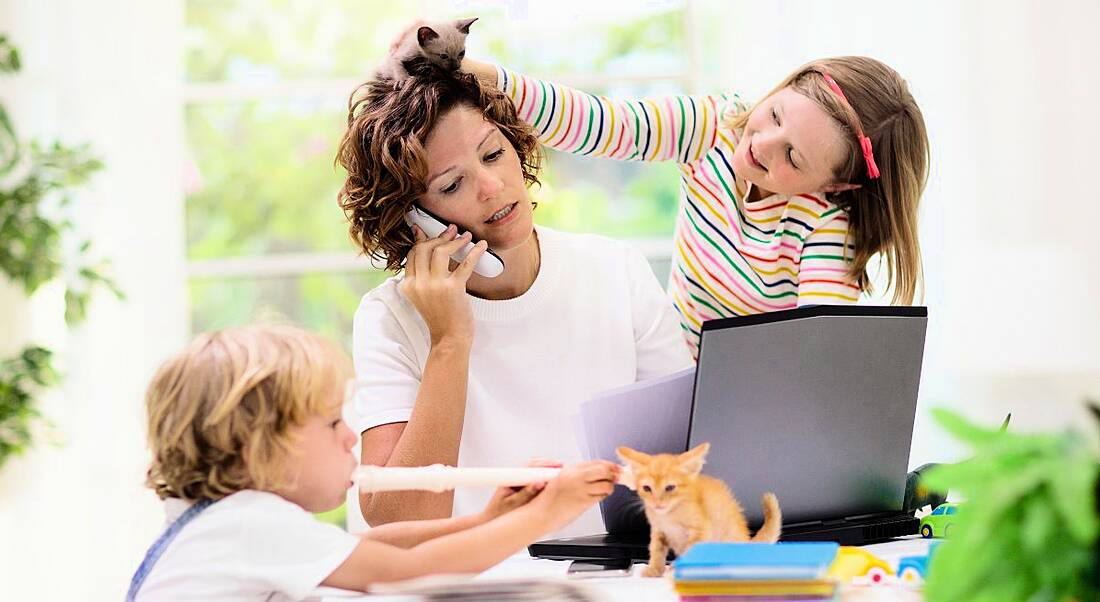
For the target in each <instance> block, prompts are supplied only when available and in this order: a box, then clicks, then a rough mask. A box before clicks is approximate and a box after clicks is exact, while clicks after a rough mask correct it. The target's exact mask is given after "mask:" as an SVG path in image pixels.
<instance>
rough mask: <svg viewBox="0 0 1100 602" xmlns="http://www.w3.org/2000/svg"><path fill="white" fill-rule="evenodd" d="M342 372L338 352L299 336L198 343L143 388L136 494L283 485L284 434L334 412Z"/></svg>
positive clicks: (287, 444) (345, 367)
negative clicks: (144, 436) (146, 460)
mask: <svg viewBox="0 0 1100 602" xmlns="http://www.w3.org/2000/svg"><path fill="white" fill-rule="evenodd" d="M350 373H351V370H350V360H349V359H348V357H347V354H346V353H344V352H343V351H342V350H341V349H339V348H338V347H337V346H336V345H335V344H333V343H332V342H330V341H328V340H327V339H324V338H322V337H320V336H318V335H315V334H312V333H309V332H306V331H304V330H302V329H299V328H294V327H291V326H273V325H272V326H245V327H240V328H229V329H226V330H220V331H217V332H211V333H206V334H201V335H199V336H198V337H196V338H195V339H194V340H193V341H192V342H191V343H190V344H189V345H188V346H187V347H186V348H184V350H183V351H181V352H180V353H179V354H178V355H176V356H175V357H173V358H171V359H169V360H168V361H167V362H165V363H164V365H163V366H161V368H160V370H158V371H157V374H156V376H154V377H153V381H152V382H151V383H150V384H149V390H148V392H147V393H146V396H145V405H146V411H147V415H148V439H149V447H150V450H151V451H152V456H153V459H152V463H151V465H150V467H149V471H148V474H147V477H146V481H145V483H146V485H147V486H148V487H150V488H152V489H153V490H154V491H156V493H157V495H158V496H160V497H161V499H164V498H169V497H175V498H182V499H185V500H197V499H201V498H209V499H214V500H217V499H220V498H223V497H225V496H227V495H230V494H232V493H236V492H237V491H241V490H243V489H260V490H266V491H272V490H275V489H277V488H280V487H284V486H288V485H289V483H286V482H285V481H284V479H285V478H286V475H285V474H284V473H283V470H282V466H283V460H284V459H285V458H286V457H287V455H288V454H290V453H292V450H293V447H294V441H293V439H292V437H291V434H290V433H289V430H290V428H291V427H293V426H296V425H300V424H302V423H303V422H304V421H305V420H306V419H307V418H309V417H310V416H314V415H317V414H321V413H325V412H329V411H331V410H332V409H333V407H334V406H339V405H340V403H341V402H342V401H343V399H342V395H343V388H342V385H343V383H344V382H345V381H346V378H347V377H348V376H349V375H350Z"/></svg>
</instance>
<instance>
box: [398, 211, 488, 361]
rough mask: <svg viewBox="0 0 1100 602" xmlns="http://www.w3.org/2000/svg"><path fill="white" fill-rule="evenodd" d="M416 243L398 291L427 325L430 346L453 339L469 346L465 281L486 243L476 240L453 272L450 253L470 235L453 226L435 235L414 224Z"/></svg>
mask: <svg viewBox="0 0 1100 602" xmlns="http://www.w3.org/2000/svg"><path fill="white" fill-rule="evenodd" d="M413 234H414V236H415V237H416V244H415V245H414V246H413V248H412V251H410V252H409V256H408V258H407V259H406V261H405V278H404V279H403V280H402V281H401V284H400V286H401V292H402V293H403V294H404V295H405V297H406V298H408V299H409V301H411V302H412V304H413V305H414V306H415V307H416V310H417V311H418V312H420V316H421V317H423V318H424V321H425V322H426V323H427V324H428V331H429V333H430V334H431V338H432V345H433V346H435V345H438V344H440V343H443V342H454V343H460V344H465V345H469V344H470V343H471V342H472V341H473V337H474V318H473V312H472V311H471V309H470V299H469V297H468V296H467V294H466V281H467V280H469V279H470V274H473V272H474V266H475V265H476V264H477V261H478V259H479V258H480V257H481V256H482V255H483V254H484V253H485V249H486V246H487V245H486V243H485V242H484V241H480V242H478V243H477V244H476V245H474V247H473V249H472V250H471V251H470V253H469V254H468V255H467V256H466V258H465V259H463V260H462V262H461V263H459V264H458V267H457V268H455V270H454V271H453V272H452V271H451V269H450V265H451V255H452V254H453V253H454V252H455V251H457V250H459V249H461V248H462V247H463V246H464V245H466V244H467V243H468V242H470V234H469V233H465V234H462V235H458V230H457V228H455V227H454V226H453V225H452V226H449V227H448V228H447V229H446V230H444V231H443V233H442V234H440V235H439V236H438V237H436V238H428V237H427V235H425V234H424V231H423V230H421V229H420V228H419V227H417V226H413Z"/></svg>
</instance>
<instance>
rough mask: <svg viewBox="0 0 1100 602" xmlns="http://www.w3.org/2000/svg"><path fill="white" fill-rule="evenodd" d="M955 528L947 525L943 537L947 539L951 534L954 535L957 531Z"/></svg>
mask: <svg viewBox="0 0 1100 602" xmlns="http://www.w3.org/2000/svg"><path fill="white" fill-rule="evenodd" d="M954 526H955V525H947V526H946V527H944V528H943V536H944V537H947V536H948V535H949V534H950V533H952V532H953V531H954V530H955V529H953V528H952V527H954Z"/></svg>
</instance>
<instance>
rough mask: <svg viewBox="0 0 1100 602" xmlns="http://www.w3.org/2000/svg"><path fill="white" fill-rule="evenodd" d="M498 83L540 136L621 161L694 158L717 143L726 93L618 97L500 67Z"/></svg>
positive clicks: (570, 149)
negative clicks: (575, 87)
mask: <svg viewBox="0 0 1100 602" xmlns="http://www.w3.org/2000/svg"><path fill="white" fill-rule="evenodd" d="M497 85H498V86H499V87H500V89H501V91H503V92H504V93H505V94H507V95H508V96H509V97H510V98H511V99H512V102H513V103H514V104H515V107H516V112H517V113H518V114H519V117H520V118H521V119H523V120H524V121H526V122H527V123H529V124H530V125H531V126H532V127H534V128H535V131H536V133H537V134H538V137H539V141H540V142H542V144H544V145H546V146H549V147H550V148H553V149H555V150H560V151H565V152H569V153H573V154H577V155H587V156H592V157H606V158H609V159H618V160H621V161H677V162H680V163H691V162H693V161H696V160H698V159H699V158H701V157H702V156H703V155H705V154H706V152H707V151H709V150H710V149H711V148H713V147H714V145H715V143H716V141H717V138H718V124H719V121H720V118H721V112H722V110H723V109H724V107H725V106H726V104H727V98H726V97H724V96H666V97H661V98H643V99H638V100H616V99H609V98H606V97H603V96H595V95H593V94H589V93H587V92H582V91H580V90H574V89H572V88H568V87H565V86H561V85H558V84H554V83H551V82H547V81H543V80H539V79H535V78H532V77H528V76H525V75H521V74H518V73H515V72H514V71H509V70H507V69H504V68H503V67H499V66H498V67H497Z"/></svg>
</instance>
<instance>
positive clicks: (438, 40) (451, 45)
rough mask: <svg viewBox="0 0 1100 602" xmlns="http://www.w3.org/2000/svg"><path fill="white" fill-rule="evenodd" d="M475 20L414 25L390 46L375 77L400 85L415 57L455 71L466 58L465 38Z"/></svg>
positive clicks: (422, 22)
mask: <svg viewBox="0 0 1100 602" xmlns="http://www.w3.org/2000/svg"><path fill="white" fill-rule="evenodd" d="M474 21H477V17H474V18H472V19H460V20H458V21H443V22H431V23H429V22H426V21H420V22H418V23H415V24H413V26H412V27H410V28H409V29H407V30H406V31H405V32H404V33H402V34H401V35H400V36H399V37H398V38H397V39H396V40H394V42H393V44H392V45H390V53H389V55H388V56H387V57H386V60H385V61H384V62H383V63H382V65H381V66H379V67H378V72H377V73H376V76H377V77H378V78H379V79H392V80H393V82H394V84H398V83H401V81H402V80H404V79H405V78H406V77H408V76H409V72H408V69H407V68H406V66H405V63H406V62H408V61H411V60H413V59H417V58H423V59H425V60H427V61H428V62H429V63H431V64H433V65H435V66H436V67H439V68H440V69H442V70H443V71H446V72H448V73H450V72H454V71H458V68H459V66H461V65H462V58H463V57H464V56H466V36H467V35H469V33H470V25H472V24H473V22H474Z"/></svg>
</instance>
